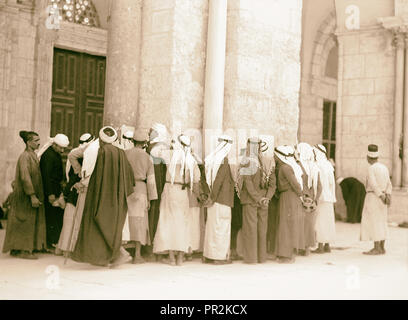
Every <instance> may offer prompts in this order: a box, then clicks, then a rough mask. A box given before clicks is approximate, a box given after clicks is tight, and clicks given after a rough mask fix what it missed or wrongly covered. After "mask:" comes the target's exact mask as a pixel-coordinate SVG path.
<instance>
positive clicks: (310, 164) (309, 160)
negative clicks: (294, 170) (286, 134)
mask: <svg viewBox="0 0 408 320" xmlns="http://www.w3.org/2000/svg"><path fill="white" fill-rule="evenodd" d="M296 149H297V151H298V153H299V161H300V162H301V163H302V166H303V168H304V169H305V171H306V174H307V187H308V188H311V187H313V190H314V194H315V195H316V194H317V185H318V181H319V167H318V166H317V164H316V162H315V155H314V152H313V147H312V146H311V145H310V144H308V143H305V142H301V143H299V144H298V145H297V147H296Z"/></svg>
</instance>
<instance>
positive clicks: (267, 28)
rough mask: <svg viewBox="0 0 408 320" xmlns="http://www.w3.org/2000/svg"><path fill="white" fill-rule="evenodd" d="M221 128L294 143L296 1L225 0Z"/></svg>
mask: <svg viewBox="0 0 408 320" xmlns="http://www.w3.org/2000/svg"><path fill="white" fill-rule="evenodd" d="M228 4H229V8H228V27H227V32H228V34H227V60H226V73H225V107H224V128H233V129H246V130H248V131H253V133H256V131H258V132H259V133H261V134H267V135H272V136H274V137H275V144H293V143H295V142H296V136H297V127H298V117H299V108H298V105H299V86H300V45H301V12H302V1H297V0H291V1H285V2H283V1H281V2H279V1H278V2H276V1H275V2H273V3H271V2H270V1H266V0H260V1H257V2H256V3H255V2H253V1H248V0H241V1H239V2H238V1H230V2H229V3H228Z"/></svg>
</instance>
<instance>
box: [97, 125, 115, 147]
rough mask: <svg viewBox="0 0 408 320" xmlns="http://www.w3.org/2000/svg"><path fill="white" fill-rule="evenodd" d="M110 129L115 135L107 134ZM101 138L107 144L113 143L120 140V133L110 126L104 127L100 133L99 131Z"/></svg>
mask: <svg viewBox="0 0 408 320" xmlns="http://www.w3.org/2000/svg"><path fill="white" fill-rule="evenodd" d="M108 129H110V130H112V131H113V133H114V134H113V135H112V136H109V135H107V134H106V133H105V131H108ZM99 138H100V139H101V140H102V141H103V142H105V143H113V142H115V141H116V139H117V138H118V133H117V132H116V130H115V129H114V128H112V127H110V126H106V127H103V128H102V129H101V130H100V131H99Z"/></svg>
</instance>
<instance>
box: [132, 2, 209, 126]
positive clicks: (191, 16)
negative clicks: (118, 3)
mask: <svg viewBox="0 0 408 320" xmlns="http://www.w3.org/2000/svg"><path fill="white" fill-rule="evenodd" d="M207 20H208V1H204V0H196V1H189V0H165V1H164V0H152V1H146V2H145V4H144V7H143V27H142V30H143V45H142V55H141V57H142V67H141V87H140V100H139V117H138V127H141V128H144V129H146V130H147V129H148V128H149V127H150V126H151V125H152V123H154V122H161V123H163V124H165V125H166V126H167V127H169V128H171V129H173V130H174V131H175V132H177V131H180V130H182V129H187V128H196V129H201V128H202V109H203V99H204V76H205V75H204V71H205V50H206V39H207Z"/></svg>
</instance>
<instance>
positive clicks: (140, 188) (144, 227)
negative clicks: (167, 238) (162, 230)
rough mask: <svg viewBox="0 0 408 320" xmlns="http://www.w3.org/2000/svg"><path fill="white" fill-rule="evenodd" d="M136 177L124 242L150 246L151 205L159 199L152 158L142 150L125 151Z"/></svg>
mask: <svg viewBox="0 0 408 320" xmlns="http://www.w3.org/2000/svg"><path fill="white" fill-rule="evenodd" d="M125 153H126V156H127V158H128V160H129V163H130V165H131V166H132V169H133V174H134V177H135V186H134V192H133V193H132V194H131V195H130V196H129V198H128V199H127V202H128V216H127V218H126V220H125V226H124V228H123V234H122V241H139V242H140V243H141V244H142V245H146V244H147V245H150V235H149V217H148V210H149V203H150V201H151V200H156V199H157V189H156V179H155V176H154V166H153V160H152V158H151V157H150V156H149V155H148V154H147V152H146V151H144V150H143V149H140V148H132V149H129V150H126V151H125Z"/></svg>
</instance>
